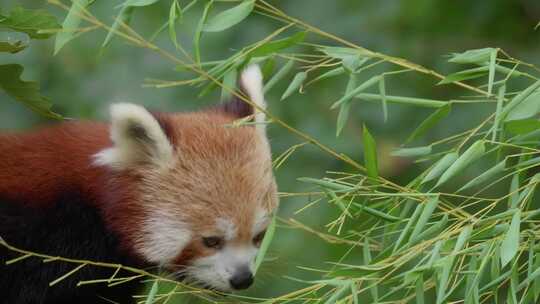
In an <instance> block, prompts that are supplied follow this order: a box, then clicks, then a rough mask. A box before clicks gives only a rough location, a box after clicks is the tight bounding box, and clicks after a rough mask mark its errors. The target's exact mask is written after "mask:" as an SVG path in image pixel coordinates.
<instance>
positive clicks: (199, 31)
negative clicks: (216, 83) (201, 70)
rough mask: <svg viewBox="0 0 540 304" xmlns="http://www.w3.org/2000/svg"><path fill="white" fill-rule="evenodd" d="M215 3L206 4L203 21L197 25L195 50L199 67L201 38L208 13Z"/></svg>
mask: <svg viewBox="0 0 540 304" xmlns="http://www.w3.org/2000/svg"><path fill="white" fill-rule="evenodd" d="M213 3H214V0H210V1H208V2H207V3H206V5H205V6H204V10H203V13H202V16H201V19H199V23H198V24H197V28H196V29H195V34H194V35H193V49H194V52H195V62H197V64H198V65H200V64H201V48H200V43H201V36H202V32H203V27H204V24H205V22H206V18H207V17H208V12H209V11H210V7H212V4H213Z"/></svg>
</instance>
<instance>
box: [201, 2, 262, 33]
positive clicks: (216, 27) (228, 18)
mask: <svg viewBox="0 0 540 304" xmlns="http://www.w3.org/2000/svg"><path fill="white" fill-rule="evenodd" d="M254 7H255V0H250V1H244V2H242V3H240V4H238V5H237V6H235V7H233V8H230V9H228V10H225V11H223V12H221V13H219V14H217V15H215V16H214V17H212V18H210V19H209V20H208V22H206V24H205V25H204V27H203V31H205V32H221V31H224V30H226V29H228V28H230V27H232V26H234V25H236V24H238V23H240V22H242V20H244V19H246V18H247V16H249V15H250V14H251V11H253V8H254Z"/></svg>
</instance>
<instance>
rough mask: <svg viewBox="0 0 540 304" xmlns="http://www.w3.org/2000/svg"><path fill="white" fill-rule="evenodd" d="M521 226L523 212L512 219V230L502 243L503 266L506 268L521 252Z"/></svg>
mask: <svg viewBox="0 0 540 304" xmlns="http://www.w3.org/2000/svg"><path fill="white" fill-rule="evenodd" d="M520 225H521V211H520V210H517V211H516V213H514V216H513V217H512V222H511V223H510V228H509V229H508V232H507V233H506V235H505V236H504V239H503V241H502V243H501V247H500V250H501V265H502V267H503V268H504V267H505V266H506V265H508V263H510V262H511V261H512V259H513V258H514V257H515V256H516V254H517V252H518V250H519V230H520V229H519V226H520Z"/></svg>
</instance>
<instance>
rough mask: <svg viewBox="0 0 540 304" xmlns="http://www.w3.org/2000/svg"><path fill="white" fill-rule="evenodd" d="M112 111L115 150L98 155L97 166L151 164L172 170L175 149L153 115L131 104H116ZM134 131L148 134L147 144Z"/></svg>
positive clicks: (126, 166) (103, 151)
mask: <svg viewBox="0 0 540 304" xmlns="http://www.w3.org/2000/svg"><path fill="white" fill-rule="evenodd" d="M110 111H111V130H110V132H111V139H112V141H113V143H114V146H113V147H111V148H108V149H104V150H102V151H100V152H99V153H97V154H96V155H94V164H96V165H101V166H104V165H106V166H111V167H113V168H116V169H125V168H128V167H129V166H130V165H132V164H133V163H136V162H139V161H149V162H152V163H154V164H156V165H158V166H159V167H168V166H170V163H171V162H172V159H173V157H172V155H173V148H172V146H171V143H170V142H169V140H168V138H167V136H166V135H165V133H164V132H163V130H162V128H161V126H160V125H159V123H158V121H157V120H156V119H155V118H154V116H152V114H150V112H148V111H147V110H146V109H145V108H143V107H141V106H138V105H135V104H130V103H118V104H113V105H112V106H111V110H110ZM134 127H135V128H137V129H140V130H141V131H142V132H144V136H145V137H147V140H141V138H138V137H137V134H133V129H134Z"/></svg>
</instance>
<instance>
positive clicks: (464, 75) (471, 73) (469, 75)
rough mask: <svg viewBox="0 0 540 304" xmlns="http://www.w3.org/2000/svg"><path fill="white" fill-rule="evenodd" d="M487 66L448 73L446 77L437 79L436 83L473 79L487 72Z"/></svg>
mask: <svg viewBox="0 0 540 304" xmlns="http://www.w3.org/2000/svg"><path fill="white" fill-rule="evenodd" d="M488 70H489V68H488V67H479V68H473V69H469V70H464V71H459V72H457V73H453V74H450V75H448V76H446V77H444V79H443V80H441V81H439V83H437V84H438V85H441V84H448V83H452V82H456V81H463V80H469V79H475V78H479V77H482V76H484V75H486V74H487V73H488Z"/></svg>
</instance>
